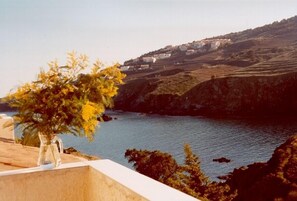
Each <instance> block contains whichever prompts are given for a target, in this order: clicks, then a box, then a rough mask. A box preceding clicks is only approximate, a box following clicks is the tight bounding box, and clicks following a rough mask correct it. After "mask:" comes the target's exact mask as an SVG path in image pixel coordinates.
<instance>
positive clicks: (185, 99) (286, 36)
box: [115, 17, 297, 116]
mask: <svg viewBox="0 0 297 201" xmlns="http://www.w3.org/2000/svg"><path fill="white" fill-rule="evenodd" d="M296 27H297V17H293V18H290V19H287V20H282V21H281V22H275V23H272V24H270V25H266V26H263V27H259V28H256V29H251V30H246V31H243V32H239V33H233V34H227V35H224V36H219V37H216V38H212V39H207V41H211V40H219V39H222V40H228V41H229V39H230V43H228V44H226V45H224V46H222V47H219V48H218V49H216V50H212V51H205V52H199V51H198V52H197V53H195V54H193V55H187V54H185V53H184V52H182V51H180V50H179V49H178V48H174V47H171V49H174V50H172V52H171V53H172V54H171V57H170V58H168V59H166V60H162V62H161V61H160V62H161V63H162V65H161V64H160V63H159V64H158V62H156V64H152V66H151V70H148V71H145V72H144V71H133V72H129V75H128V76H127V79H126V83H127V84H126V85H124V86H122V87H121V89H120V91H119V95H118V96H117V98H116V99H115V107H116V109H122V110H127V111H136V112H147V113H159V114H169V115H216V116H220V115H296V114H297V107H296V105H297V104H295V103H296V101H297V95H296V94H297V93H296V92H297V87H296V86H297V34H296V31H297V28H296ZM190 45H193V44H192V43H189V44H188V46H190ZM165 49H166V48H165ZM165 49H161V50H162V51H165ZM161 50H160V51H161ZM166 51H167V49H166ZM168 51H169V50H168ZM153 53H154V54H156V53H158V51H155V52H153ZM151 55H153V54H151ZM138 60H140V59H138Z"/></svg>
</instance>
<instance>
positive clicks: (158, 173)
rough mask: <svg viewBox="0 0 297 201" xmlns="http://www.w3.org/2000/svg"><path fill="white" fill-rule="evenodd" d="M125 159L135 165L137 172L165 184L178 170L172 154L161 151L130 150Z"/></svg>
mask: <svg viewBox="0 0 297 201" xmlns="http://www.w3.org/2000/svg"><path fill="white" fill-rule="evenodd" d="M125 157H126V158H128V161H129V163H134V164H133V167H134V168H135V169H136V171H138V172H140V173H142V174H144V175H146V176H148V177H151V178H153V179H155V180H157V181H161V182H163V183H164V182H165V183H166V181H167V180H168V178H170V177H172V175H173V174H174V173H175V172H176V171H177V168H178V165H177V163H176V161H175V159H174V158H173V157H172V156H171V155H170V154H167V153H162V152H160V151H147V150H139V151H138V150H136V149H128V150H127V151H126V153H125Z"/></svg>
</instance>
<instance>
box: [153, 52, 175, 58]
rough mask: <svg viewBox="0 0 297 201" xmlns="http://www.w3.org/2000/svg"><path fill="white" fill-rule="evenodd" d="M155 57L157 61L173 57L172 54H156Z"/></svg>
mask: <svg viewBox="0 0 297 201" xmlns="http://www.w3.org/2000/svg"><path fill="white" fill-rule="evenodd" d="M154 57H155V58H157V59H167V58H170V57H171V53H161V54H155V55H154Z"/></svg>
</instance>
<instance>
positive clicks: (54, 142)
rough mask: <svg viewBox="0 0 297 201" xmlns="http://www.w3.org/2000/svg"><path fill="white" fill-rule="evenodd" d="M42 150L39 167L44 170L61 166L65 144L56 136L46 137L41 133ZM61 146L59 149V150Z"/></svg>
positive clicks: (40, 150)
mask: <svg viewBox="0 0 297 201" xmlns="http://www.w3.org/2000/svg"><path fill="white" fill-rule="evenodd" d="M38 136H39V140H40V148H39V156H38V161H37V165H38V166H41V167H42V168H44V169H52V168H55V167H58V166H59V165H60V164H61V155H60V153H63V142H62V140H61V139H60V138H59V137H58V136H56V135H44V134H41V133H39V134H38ZM58 144H59V149H60V151H59V149H58Z"/></svg>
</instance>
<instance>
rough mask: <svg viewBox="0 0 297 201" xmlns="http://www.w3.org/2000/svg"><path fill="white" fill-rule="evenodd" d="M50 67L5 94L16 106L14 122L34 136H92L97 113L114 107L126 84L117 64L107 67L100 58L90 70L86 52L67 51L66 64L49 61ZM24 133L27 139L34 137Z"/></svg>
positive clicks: (11, 104)
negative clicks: (117, 96) (117, 95)
mask: <svg viewBox="0 0 297 201" xmlns="http://www.w3.org/2000/svg"><path fill="white" fill-rule="evenodd" d="M48 65H49V70H48V71H44V70H41V71H40V73H39V74H38V76H37V80H36V81H33V82H31V83H26V84H24V85H22V86H20V87H19V88H17V89H16V91H14V92H11V93H10V94H9V95H8V96H7V97H6V102H8V103H9V105H10V106H11V107H14V108H16V109H17V111H18V112H17V114H16V115H15V122H16V123H17V124H18V125H22V126H23V128H24V133H30V135H32V136H34V135H36V134H37V133H38V132H41V133H43V134H46V135H52V134H60V133H72V134H74V135H76V136H85V137H87V138H88V139H89V140H92V139H93V135H94V132H95V128H96V126H97V124H98V121H97V116H99V115H101V114H102V113H103V112H104V111H105V108H107V107H112V106H113V101H112V98H113V97H114V96H115V95H116V94H117V90H118V85H120V84H122V83H123V81H122V80H123V78H124V77H125V75H124V74H122V73H121V72H120V71H119V69H118V66H117V65H114V66H110V67H107V68H102V67H104V66H103V65H102V64H101V63H100V62H99V61H96V62H95V63H94V64H93V67H92V69H91V72H89V73H84V72H85V71H86V69H87V67H88V66H89V62H88V57H87V56H86V55H79V56H77V55H76V53H75V52H72V53H69V54H68V60H67V63H66V65H64V66H59V64H58V62H57V61H53V62H50V63H49V64H48ZM32 136H30V137H28V136H26V134H25V136H23V138H24V139H27V138H31V137H32Z"/></svg>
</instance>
